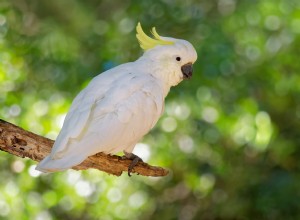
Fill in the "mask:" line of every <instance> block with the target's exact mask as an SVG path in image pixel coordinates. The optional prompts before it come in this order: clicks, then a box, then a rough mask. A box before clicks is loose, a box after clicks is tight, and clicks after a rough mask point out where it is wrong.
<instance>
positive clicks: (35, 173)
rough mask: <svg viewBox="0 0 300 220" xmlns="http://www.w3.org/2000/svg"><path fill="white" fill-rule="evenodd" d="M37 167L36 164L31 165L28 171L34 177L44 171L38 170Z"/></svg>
mask: <svg viewBox="0 0 300 220" xmlns="http://www.w3.org/2000/svg"><path fill="white" fill-rule="evenodd" d="M35 168H36V165H31V166H30V167H29V169H28V173H29V175H30V176H32V177H38V176H40V175H41V174H42V172H40V171H38V170H36V169H35Z"/></svg>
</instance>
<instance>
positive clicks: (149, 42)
mask: <svg viewBox="0 0 300 220" xmlns="http://www.w3.org/2000/svg"><path fill="white" fill-rule="evenodd" d="M136 33H137V34H136V38H137V39H138V41H139V43H140V46H141V48H142V49H144V50H149V49H152V48H154V47H156V46H158V45H172V44H174V42H172V41H166V40H162V39H161V37H160V36H159V34H158V33H157V32H156V29H155V27H153V28H152V31H151V33H152V35H153V37H154V39H153V38H151V37H149V36H147V35H146V34H145V32H144V31H143V29H142V26H141V23H140V22H139V23H138V25H137V26H136Z"/></svg>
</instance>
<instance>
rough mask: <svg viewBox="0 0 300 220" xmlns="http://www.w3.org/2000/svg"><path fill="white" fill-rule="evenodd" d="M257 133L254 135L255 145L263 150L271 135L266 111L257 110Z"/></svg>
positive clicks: (270, 125)
mask: <svg viewBox="0 0 300 220" xmlns="http://www.w3.org/2000/svg"><path fill="white" fill-rule="evenodd" d="M255 124H256V127H257V133H256V137H255V145H256V148H257V149H258V150H262V151H263V150H265V149H266V148H267V146H268V144H269V142H270V139H271V136H272V124H271V119H270V116H269V115H268V113H266V112H259V113H257V115H256V117H255Z"/></svg>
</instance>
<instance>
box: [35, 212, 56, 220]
mask: <svg viewBox="0 0 300 220" xmlns="http://www.w3.org/2000/svg"><path fill="white" fill-rule="evenodd" d="M51 219H52V216H51V214H50V213H49V212H48V211H42V212H39V213H38V214H37V216H36V218H35V220H51Z"/></svg>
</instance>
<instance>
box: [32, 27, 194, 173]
mask: <svg viewBox="0 0 300 220" xmlns="http://www.w3.org/2000/svg"><path fill="white" fill-rule="evenodd" d="M136 31H137V34H136V37H137V39H138V41H139V44H140V46H141V48H142V49H143V50H144V54H143V55H142V56H141V57H140V58H139V59H137V60H136V61H134V62H129V63H125V64H122V65H119V66H116V67H114V68H112V69H110V70H107V71H105V72H103V73H101V74H99V75H98V76H96V77H95V78H94V79H93V80H92V81H91V82H90V83H89V84H88V86H87V87H86V88H85V89H83V90H82V91H81V92H80V93H79V94H78V95H77V97H76V98H75V99H74V101H73V103H72V105H71V107H70V110H69V112H68V113H67V115H66V118H65V120H64V124H63V127H62V129H61V131H60V133H59V135H58V137H57V139H56V141H55V143H54V145H53V148H52V151H51V153H50V155H49V156H47V157H45V158H44V159H43V160H42V161H41V162H40V163H39V164H38V166H37V167H36V169H37V170H39V171H42V172H56V171H63V170H67V169H69V168H71V167H73V166H76V165H78V164H80V163H81V162H83V161H84V160H85V159H86V158H87V157H89V156H91V155H94V154H96V153H99V152H103V153H106V154H115V153H117V152H121V151H123V152H124V154H125V157H126V158H129V159H132V164H131V165H130V166H129V168H128V174H129V175H130V172H131V170H132V168H133V167H134V166H135V165H136V164H137V162H138V161H139V160H140V158H139V157H138V156H136V155H134V154H133V153H132V151H133V149H134V147H135V145H136V144H137V143H138V142H139V141H140V140H141V139H142V137H143V136H144V135H145V134H147V133H148V132H149V131H150V130H151V129H152V128H153V126H154V125H155V124H156V122H157V121H158V119H159V118H160V116H161V115H162V113H163V111H164V101H165V97H166V96H167V94H168V93H169V91H170V88H171V87H172V86H176V85H177V84H178V83H180V82H181V81H182V80H184V79H190V78H191V76H192V72H193V71H192V70H193V68H192V65H193V63H194V62H195V61H196V59H197V53H196V50H195V49H194V47H193V46H192V44H191V43H189V42H188V41H186V40H181V39H175V38H170V37H162V36H159V35H158V33H157V32H156V29H155V28H152V31H151V32H152V35H153V38H151V37H149V36H147V35H146V34H145V33H144V31H143V29H142V27H141V24H140V23H138V25H137V27H136Z"/></svg>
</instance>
